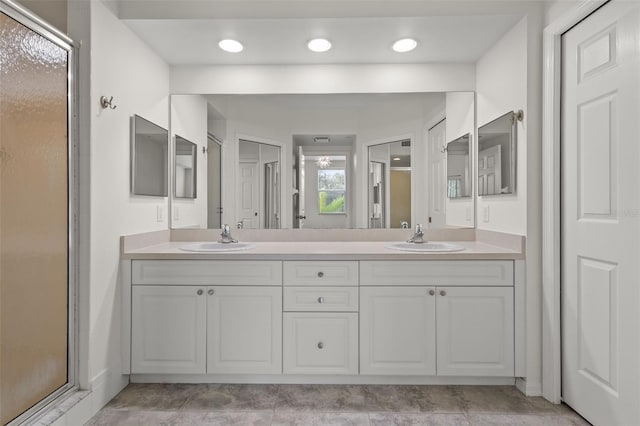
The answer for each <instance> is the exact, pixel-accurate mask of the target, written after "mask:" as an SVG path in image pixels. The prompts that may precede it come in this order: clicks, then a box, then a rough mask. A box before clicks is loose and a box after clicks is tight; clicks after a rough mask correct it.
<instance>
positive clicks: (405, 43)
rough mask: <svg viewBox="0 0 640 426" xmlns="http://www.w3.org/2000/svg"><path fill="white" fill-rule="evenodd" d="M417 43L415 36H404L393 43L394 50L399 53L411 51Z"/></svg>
mask: <svg viewBox="0 0 640 426" xmlns="http://www.w3.org/2000/svg"><path fill="white" fill-rule="evenodd" d="M417 45H418V42H417V41H416V40H415V39H413V38H402V39H400V40H398V41H396V42H395V43H393V50H394V51H396V52H398V53H405V52H411V51H412V50H413V49H415V48H416V46H417Z"/></svg>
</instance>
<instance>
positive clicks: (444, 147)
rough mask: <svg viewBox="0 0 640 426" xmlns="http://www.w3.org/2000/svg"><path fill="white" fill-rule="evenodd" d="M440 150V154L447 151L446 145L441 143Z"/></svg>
mask: <svg viewBox="0 0 640 426" xmlns="http://www.w3.org/2000/svg"><path fill="white" fill-rule="evenodd" d="M440 152H441V153H442V154H444V153H445V152H447V146H446V145H442V149H441V150H440Z"/></svg>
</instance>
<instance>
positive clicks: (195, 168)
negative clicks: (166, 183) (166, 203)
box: [173, 134, 198, 200]
mask: <svg viewBox="0 0 640 426" xmlns="http://www.w3.org/2000/svg"><path fill="white" fill-rule="evenodd" d="M178 142H183V143H188V144H190V145H191V156H192V158H193V167H192V169H193V173H192V175H191V179H192V186H193V194H192V196H189V195H187V196H179V195H178V173H177V168H178V162H177V156H178ZM173 197H174V198H179V199H181V200H184V199H196V198H198V145H197V144H195V143H193V142H191V141H190V140H188V139H186V138H183V137H182V136H180V135H178V134H175V135H174V138H173Z"/></svg>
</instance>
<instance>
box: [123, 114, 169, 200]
mask: <svg viewBox="0 0 640 426" xmlns="http://www.w3.org/2000/svg"><path fill="white" fill-rule="evenodd" d="M168 145H169V132H168V131H167V130H166V129H163V128H162V127H160V126H158V125H157V124H154V123H152V122H151V121H149V120H146V119H144V118H142V117H140V116H138V115H134V116H133V117H132V118H131V192H132V193H133V194H135V195H152V196H158V197H166V196H167V195H168V194H167V192H168V191H167V186H168V185H167V183H168V179H167V177H168V170H169V169H168V164H169V159H168V156H169V149H168Z"/></svg>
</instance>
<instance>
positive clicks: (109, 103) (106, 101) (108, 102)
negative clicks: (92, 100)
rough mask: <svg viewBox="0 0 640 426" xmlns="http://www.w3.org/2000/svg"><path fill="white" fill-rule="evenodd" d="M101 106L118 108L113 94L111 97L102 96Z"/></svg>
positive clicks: (103, 107)
mask: <svg viewBox="0 0 640 426" xmlns="http://www.w3.org/2000/svg"><path fill="white" fill-rule="evenodd" d="M100 106H101V107H102V109H107V108H109V109H116V108H118V106H117V105H113V96H111V97H110V98H109V99H107V97H106V96H100Z"/></svg>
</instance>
